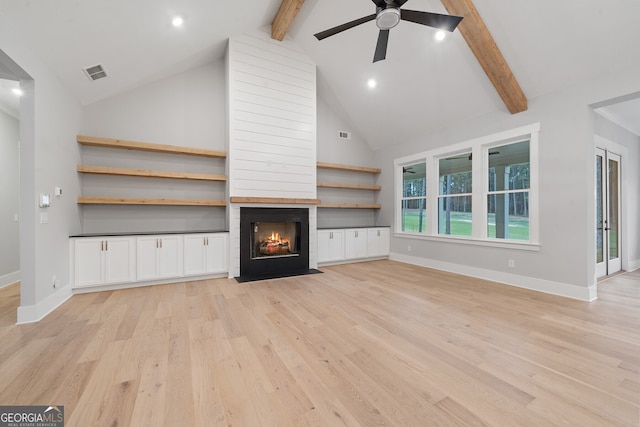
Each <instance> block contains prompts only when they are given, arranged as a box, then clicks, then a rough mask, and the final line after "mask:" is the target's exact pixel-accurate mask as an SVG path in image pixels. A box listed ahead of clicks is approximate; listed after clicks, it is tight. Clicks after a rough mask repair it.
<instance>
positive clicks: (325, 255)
mask: <svg viewBox="0 0 640 427" xmlns="http://www.w3.org/2000/svg"><path fill="white" fill-rule="evenodd" d="M330 245H331V231H329V230H319V231H318V262H319V263H320V262H327V261H330V260H331V258H330V256H331V250H330V248H329V246H330Z"/></svg>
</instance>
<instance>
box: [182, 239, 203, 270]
mask: <svg viewBox="0 0 640 427" xmlns="http://www.w3.org/2000/svg"><path fill="white" fill-rule="evenodd" d="M205 242H206V236H205V235H203V234H187V235H185V236H184V275H185V276H191V275H195V274H204V273H205V264H204V260H205V256H204V251H205Z"/></svg>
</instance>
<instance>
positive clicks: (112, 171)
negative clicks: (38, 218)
mask: <svg viewBox="0 0 640 427" xmlns="http://www.w3.org/2000/svg"><path fill="white" fill-rule="evenodd" d="M77 170H78V172H81V173H89V174H99V175H118V176H138V177H145V178H172V179H190V180H195V181H226V180H227V177H226V176H225V175H214V174H208V173H191V172H168V171H160V170H146V169H125V168H111V167H103V166H83V165H78V167H77Z"/></svg>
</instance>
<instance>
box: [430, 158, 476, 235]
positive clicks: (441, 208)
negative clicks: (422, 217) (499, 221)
mask: <svg viewBox="0 0 640 427" xmlns="http://www.w3.org/2000/svg"><path fill="white" fill-rule="evenodd" d="M472 158H473V156H472V154H471V153H464V154H461V155H458V156H454V157H446V158H444V159H440V160H439V161H438V171H439V180H438V182H439V188H440V191H439V194H438V233H439V234H451V235H454V236H471V231H472V221H471V214H472V210H471V197H472V192H473V179H472V175H471V160H472Z"/></svg>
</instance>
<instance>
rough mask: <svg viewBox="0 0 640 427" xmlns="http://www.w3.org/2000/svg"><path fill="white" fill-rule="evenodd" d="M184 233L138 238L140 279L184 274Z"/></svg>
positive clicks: (138, 270) (138, 275)
mask: <svg viewBox="0 0 640 427" xmlns="http://www.w3.org/2000/svg"><path fill="white" fill-rule="evenodd" d="M182 259H183V257H182V235H181V234H170V235H162V236H140V237H138V238H137V275H136V279H137V280H138V281H143V280H153V279H167V278H171V277H180V276H182Z"/></svg>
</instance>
